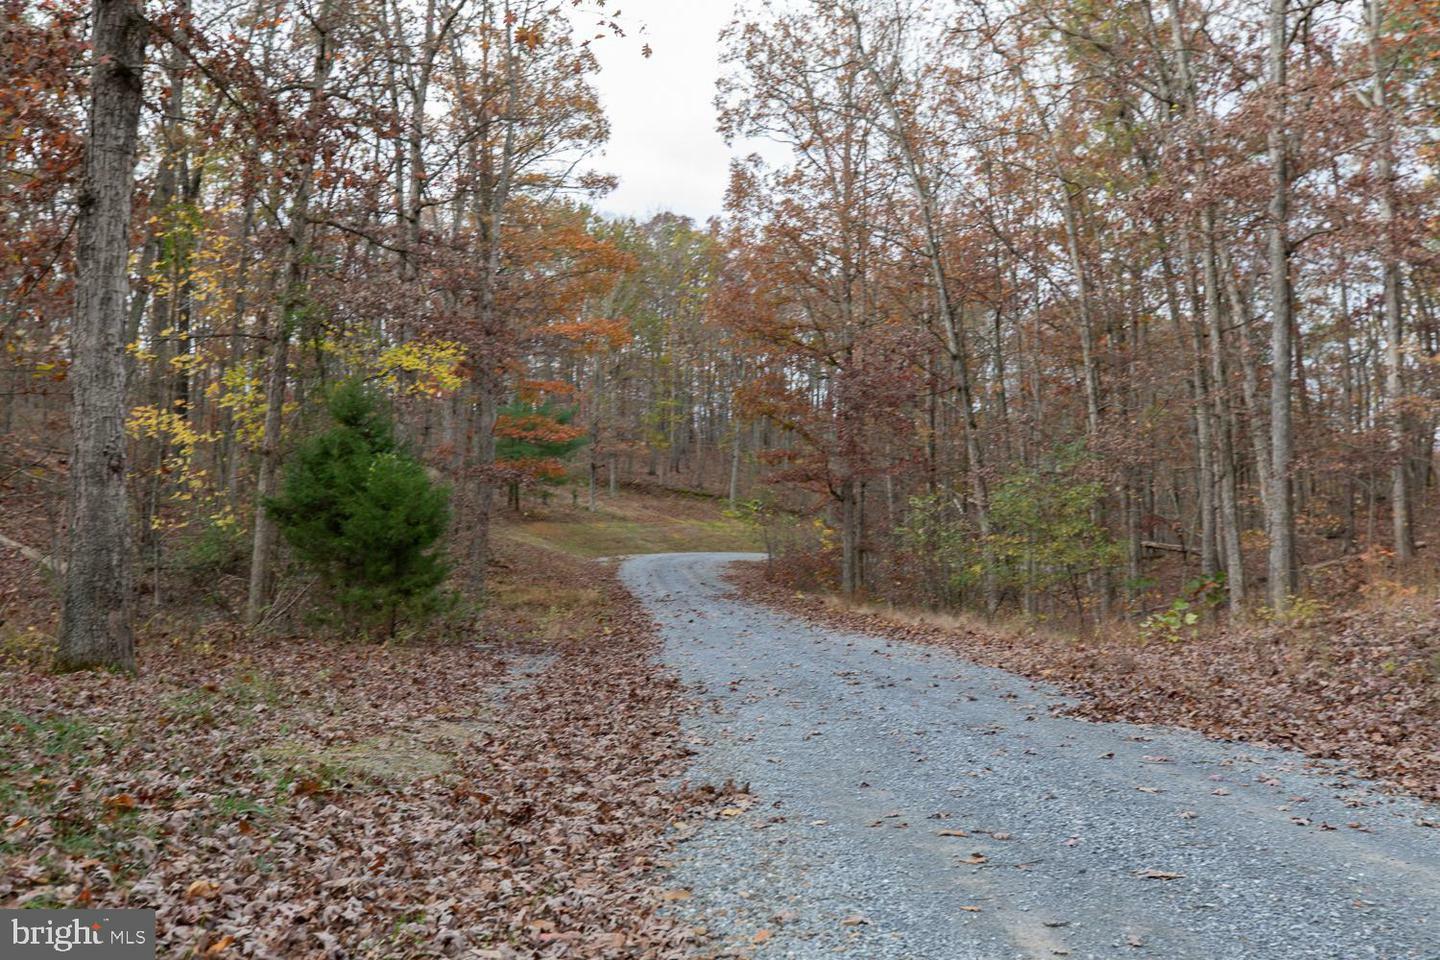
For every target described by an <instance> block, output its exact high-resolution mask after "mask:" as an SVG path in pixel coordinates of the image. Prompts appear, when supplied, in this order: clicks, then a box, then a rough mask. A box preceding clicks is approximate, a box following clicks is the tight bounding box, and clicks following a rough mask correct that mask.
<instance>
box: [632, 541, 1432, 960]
mask: <svg viewBox="0 0 1440 960" xmlns="http://www.w3.org/2000/svg"><path fill="white" fill-rule="evenodd" d="M748 556H749V555H742V554H661V555H652V556H642V557H633V558H630V559H628V560H626V561H625V562H624V564H623V566H622V568H621V577H622V579H623V581H624V582H625V584H626V585H627V586H628V587H629V588H630V589H631V590H632V591H634V593H635V594H636V595H637V596H638V597H639V598H640V599H641V600H643V601H644V602H645V604H646V605H647V606H648V607H649V609H650V611H651V612H652V614H653V615H654V616H655V618H656V619H657V621H658V622H659V623H660V625H661V629H662V633H663V636H664V639H665V656H666V659H667V661H668V663H669V665H670V666H671V667H673V668H674V669H676V670H677V671H679V673H680V674H681V676H682V678H683V679H684V680H686V681H687V682H689V683H691V684H693V685H695V686H696V687H697V689H699V690H700V691H701V694H702V696H703V697H704V698H706V699H707V700H708V701H710V702H709V703H707V705H706V707H705V709H703V710H699V711H697V712H696V713H695V714H694V716H693V718H692V721H691V727H690V733H691V736H692V739H693V742H694V743H695V744H696V750H697V751H698V754H697V756H696V758H695V766H694V769H693V771H692V776H693V777H694V778H696V779H703V780H711V781H723V780H725V779H727V778H733V779H734V780H736V781H737V782H740V783H744V782H748V783H749V784H750V786H751V790H752V792H753V794H754V797H755V802H754V803H753V804H752V805H750V806H748V807H746V808H744V809H743V812H737V811H736V810H734V809H732V810H731V811H730V812H731V813H732V814H733V816H731V817H729V818H726V819H722V820H720V821H717V822H715V823H713V824H709V825H707V826H705V827H704V828H703V829H701V830H700V831H698V832H697V833H695V834H694V835H693V836H691V837H690V838H688V839H686V840H685V841H684V842H683V843H682V844H681V845H680V847H679V854H678V856H677V858H676V862H675V866H674V875H673V878H672V879H673V882H674V884H675V885H676V886H677V887H683V888H687V889H689V890H691V891H693V896H692V897H690V898H689V899H685V900H679V901H677V902H676V903H675V904H674V909H676V910H677V911H679V912H680V913H681V914H683V915H684V916H685V917H687V918H688V919H690V920H691V921H692V922H694V923H695V924H696V925H702V926H705V927H707V928H708V929H709V930H710V931H711V932H712V933H714V934H717V935H718V936H719V938H720V941H719V942H720V943H721V944H722V946H720V947H715V946H713V945H712V946H711V947H710V948H709V952H710V953H711V954H714V955H719V956H728V955H735V956H741V955H752V954H753V955H754V956H756V957H757V958H762V960H763V958H767V957H776V958H779V957H794V958H802V960H808V958H822V957H823V958H835V957H845V958H863V960H892V958H894V960H901V958H903V960H971V958H974V960H1008V958H1026V960H1030V958H1048V957H1056V956H1069V957H1074V958H1111V957H1133V958H1143V957H1159V958H1167V960H1184V958H1204V960H1248V958H1275V960H1302V958H1320V957H1324V958H1333V960H1360V958H1387V960H1391V958H1425V960H1440V829H1435V828H1434V827H1430V826H1426V825H1425V824H1427V823H1437V822H1440V810H1436V809H1435V808H1434V807H1429V806H1426V805H1423V804H1421V803H1420V802H1419V801H1415V800H1410V799H1406V798H1396V797H1392V796H1387V795H1384V794H1381V793H1379V792H1376V791H1374V790H1372V789H1369V788H1368V787H1367V786H1366V785H1365V784H1363V783H1357V782H1356V781H1354V780H1353V779H1349V778H1346V777H1345V776H1343V774H1342V773H1341V772H1340V771H1339V770H1338V769H1337V768H1334V767H1325V766H1322V765H1317V764H1315V763H1313V762H1311V761H1308V760H1307V759H1306V758H1305V757H1303V756H1301V755H1299V754H1295V753H1290V752H1286V751H1282V750H1271V749H1264V748H1259V747H1255V746H1252V745H1246V744H1237V743H1227V742H1218V741H1211V740H1206V739H1204V738H1202V737H1200V736H1198V735H1196V734H1193V733H1190V732H1187V731H1180V730H1174V729H1169V728H1162V727H1150V726H1143V727H1142V726H1135V725H1130V724H1122V723H1105V724H1097V723H1090V722H1086V721H1081V720H1077V719H1073V718H1070V717H1066V716H1060V715H1058V714H1059V711H1061V710H1063V709H1064V707H1065V706H1066V704H1067V703H1068V701H1067V700H1066V699H1065V698H1064V697H1063V696H1061V695H1060V694H1058V693H1057V692H1056V691H1055V690H1053V689H1050V688H1047V687H1045V686H1044V685H1041V684H1035V683H1031V682H1029V681H1027V680H1024V679H1023V678H1020V677H1017V676H1015V675H1013V674H1010V673H1007V672H1005V671H1002V670H996V669H991V668H986V667H980V666H977V665H975V664H972V663H970V662H968V661H966V660H963V659H961V658H959V657H955V656H952V655H950V654H948V653H945V652H944V651H939V650H933V649H926V648H922V647H915V646H910V645H907V644H899V643H895V642H893V641H887V640H884V639H881V638H876V637H871V636H866V635H862V634H851V633H838V632H833V631H827V630H824V629H821V628H819V627H815V626H812V625H810V624H807V623H805V622H803V621H801V620H798V619H795V618H793V617H789V616H785V615H782V614H779V613H776V612H773V611H771V610H769V609H767V608H763V607H760V606H757V605H754V604H749V603H745V602H743V601H739V600H736V599H734V598H733V597H730V596H728V594H729V592H730V588H729V587H728V585H727V584H726V583H725V582H724V580H723V568H724V565H725V564H726V563H727V562H728V561H730V560H735V559H743V558H747V557H748ZM953 834H963V835H953Z"/></svg>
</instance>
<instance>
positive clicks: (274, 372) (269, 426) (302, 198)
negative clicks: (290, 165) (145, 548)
mask: <svg viewBox="0 0 1440 960" xmlns="http://www.w3.org/2000/svg"><path fill="white" fill-rule="evenodd" d="M332 2H333V0H326V3H325V4H324V5H323V6H322V7H321V9H320V16H319V17H318V18H317V19H316V21H315V30H316V33H317V36H316V38H315V62H314V68H313V72H312V74H311V78H310V105H309V113H310V116H311V118H312V119H313V120H315V121H316V122H318V119H319V111H320V107H321V106H322V104H323V101H324V97H325V85H326V83H327V82H328V81H329V78H330V68H331V64H332V62H333V57H332V56H331V49H330V34H329V20H330V11H331V9H332V7H331V4H332ZM302 152H303V154H304V160H303V163H302V167H301V174H300V182H299V184H298V185H297V186H296V190H295V197H294V200H293V201H292V203H291V205H290V230H289V236H288V238H287V242H288V246H287V251H286V271H285V289H284V291H283V294H282V297H281V303H280V310H279V312H278V314H277V316H276V318H275V347H274V353H273V354H272V355H271V358H270V360H271V366H270V376H269V378H268V382H267V383H266V390H267V394H266V398H265V404H266V405H265V432H264V436H263V438H262V440H261V444H260V472H259V476H258V477H257V478H256V484H255V539H254V541H253V543H252V545H251V551H250V593H249V597H248V598H247V600H246V603H245V622H246V624H247V625H249V626H251V627H253V626H255V625H256V624H258V623H259V622H260V620H261V618H262V617H263V616H264V614H265V609H266V607H267V606H268V605H269V602H270V566H271V561H272V559H273V556H274V553H275V541H276V534H277V531H276V528H275V521H274V520H273V519H271V517H270V511H269V510H267V509H266V508H265V501H266V500H268V499H270V498H272V497H274V496H275V494H276V492H277V491H278V489H279V481H280V441H281V433H282V431H283V428H284V412H285V385H286V381H287V375H288V371H289V359H290V332H291V331H290V327H291V325H292V324H293V322H294V320H295V319H296V317H297V316H298V315H299V314H300V312H301V308H302V307H303V306H304V302H305V288H304V281H305V261H306V260H307V259H308V256H309V237H310V192H311V189H312V188H313V184H314V172H315V159H316V157H315V154H316V148H315V145H314V144H313V143H310V144H305V145H304V146H303V147H302Z"/></svg>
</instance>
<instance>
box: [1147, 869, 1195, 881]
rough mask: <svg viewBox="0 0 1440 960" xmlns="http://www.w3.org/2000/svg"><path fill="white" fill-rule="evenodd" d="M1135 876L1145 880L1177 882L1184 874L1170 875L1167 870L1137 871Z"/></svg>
mask: <svg viewBox="0 0 1440 960" xmlns="http://www.w3.org/2000/svg"><path fill="white" fill-rule="evenodd" d="M1135 876H1137V877H1144V878H1145V879H1146V880H1179V879H1180V878H1181V877H1183V876H1185V874H1183V873H1172V872H1171V871H1169V870H1137V871H1135Z"/></svg>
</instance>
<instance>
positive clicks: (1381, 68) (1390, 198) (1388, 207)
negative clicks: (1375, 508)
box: [1369, 0, 1415, 563]
mask: <svg viewBox="0 0 1440 960" xmlns="http://www.w3.org/2000/svg"><path fill="white" fill-rule="evenodd" d="M1369 6H1370V10H1369V14H1370V17H1369V21H1370V24H1369V26H1370V37H1369V40H1370V70H1371V92H1370V105H1371V106H1372V107H1373V108H1374V111H1375V122H1376V126H1377V128H1378V129H1377V136H1376V138H1375V139H1376V156H1375V172H1376V175H1377V176H1378V178H1379V180H1380V221H1381V226H1382V228H1383V230H1384V236H1382V237H1381V240H1380V258H1381V263H1382V264H1383V268H1384V276H1385V405H1386V413H1387V419H1388V421H1389V423H1388V425H1389V428H1390V456H1391V459H1392V461H1393V462H1392V463H1391V465H1390V511H1391V522H1392V529H1393V538H1394V543H1395V559H1396V560H1398V561H1400V562H1401V563H1404V562H1407V561H1409V560H1411V559H1413V558H1414V556H1415V540H1414V535H1413V532H1412V527H1411V521H1410V473H1409V470H1408V460H1409V450H1408V449H1407V440H1406V436H1407V433H1408V431H1407V430H1406V429H1405V427H1406V416H1405V380H1404V350H1403V347H1404V338H1405V327H1404V317H1403V315H1402V314H1401V310H1400V260H1399V251H1398V250H1397V249H1396V238H1395V133H1394V122H1393V118H1392V117H1391V116H1390V103H1389V99H1388V97H1387V94H1386V92H1385V82H1386V80H1387V74H1388V73H1389V68H1388V66H1387V64H1386V62H1385V57H1384V55H1383V53H1382V51H1381V36H1382V31H1383V29H1384V19H1383V18H1384V11H1383V0H1370V4H1369Z"/></svg>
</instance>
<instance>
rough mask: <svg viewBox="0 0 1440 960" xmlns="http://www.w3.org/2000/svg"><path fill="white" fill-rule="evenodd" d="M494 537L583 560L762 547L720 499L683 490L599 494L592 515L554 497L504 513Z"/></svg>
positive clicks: (756, 538)
mask: <svg viewBox="0 0 1440 960" xmlns="http://www.w3.org/2000/svg"><path fill="white" fill-rule="evenodd" d="M496 535H497V536H498V537H500V538H501V539H508V540H510V541H512V542H515V543H521V544H528V545H530V546H538V547H545V548H547V549H550V550H556V551H559V552H561V553H564V554H568V555H570V556H573V557H585V558H595V557H618V556H626V555H629V554H633V553H678V552H686V551H700V550H723V551H732V550H733V551H741V552H750V551H756V550H759V549H760V541H759V538H758V535H757V533H756V532H755V531H754V529H753V528H751V527H747V526H746V525H745V524H743V523H741V522H740V521H738V520H733V519H731V518H729V517H726V516H725V514H724V511H723V509H722V507H721V504H720V502H718V501H715V500H711V499H709V498H704V497H692V496H685V495H682V494H662V495H647V494H637V493H630V492H624V493H621V494H620V495H619V496H618V497H609V496H606V497H602V498H601V500H600V503H599V505H598V509H597V510H596V511H595V512H593V513H592V512H590V511H589V510H586V509H585V508H584V506H583V505H582V506H579V507H575V506H571V505H569V504H560V503H558V501H557V503H555V504H551V505H548V506H543V507H538V506H537V507H535V508H533V509H531V508H527V510H526V512H525V513H524V514H522V515H521V516H518V517H517V516H515V515H514V514H505V515H503V516H502V517H501V518H500V523H499V524H498V526H497V529H496Z"/></svg>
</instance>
